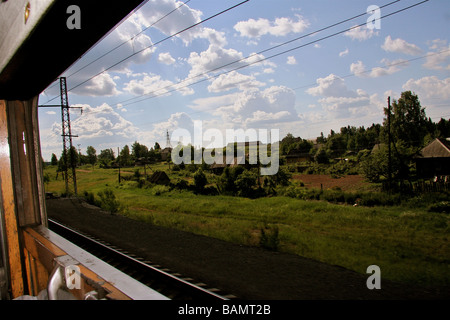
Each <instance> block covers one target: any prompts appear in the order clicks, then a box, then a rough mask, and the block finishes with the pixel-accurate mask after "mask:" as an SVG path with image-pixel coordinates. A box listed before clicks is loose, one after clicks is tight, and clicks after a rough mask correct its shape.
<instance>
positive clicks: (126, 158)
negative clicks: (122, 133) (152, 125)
mask: <svg viewBox="0 0 450 320" xmlns="http://www.w3.org/2000/svg"><path fill="white" fill-rule="evenodd" d="M119 162H120V165H121V166H122V167H126V166H129V165H131V155H130V148H129V147H128V145H125V146H124V147H123V148H122V150H120V159H119Z"/></svg>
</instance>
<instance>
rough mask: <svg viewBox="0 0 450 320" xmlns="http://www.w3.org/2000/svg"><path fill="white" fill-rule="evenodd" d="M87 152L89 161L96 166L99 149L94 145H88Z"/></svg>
mask: <svg viewBox="0 0 450 320" xmlns="http://www.w3.org/2000/svg"><path fill="white" fill-rule="evenodd" d="M86 153H87V161H88V163H89V164H91V165H92V166H94V165H95V164H96V163H97V151H96V150H95V148H94V147H93V146H88V147H87V148H86Z"/></svg>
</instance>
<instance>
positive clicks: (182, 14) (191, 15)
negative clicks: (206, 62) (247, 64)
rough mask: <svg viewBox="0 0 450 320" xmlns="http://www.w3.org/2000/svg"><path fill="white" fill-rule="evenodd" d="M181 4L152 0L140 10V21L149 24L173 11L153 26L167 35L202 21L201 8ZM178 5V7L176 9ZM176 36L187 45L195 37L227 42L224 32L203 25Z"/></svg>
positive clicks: (219, 43) (218, 43)
mask: <svg viewBox="0 0 450 320" xmlns="http://www.w3.org/2000/svg"><path fill="white" fill-rule="evenodd" d="M181 4H182V2H180V1H176V0H165V1H160V0H150V1H148V3H147V4H146V5H144V6H143V7H142V8H141V9H140V10H139V14H140V21H141V23H142V24H143V25H145V26H149V25H151V24H153V23H154V22H155V21H158V20H160V19H161V18H162V17H163V16H165V15H167V13H168V12H172V11H173V12H172V13H171V14H170V15H168V16H166V17H165V18H164V19H161V20H160V21H158V22H157V23H156V24H155V25H154V26H153V27H154V28H156V29H158V30H159V31H161V32H162V33H164V35H166V36H170V35H173V34H175V33H178V32H180V31H181V30H184V29H186V28H188V27H190V26H192V25H194V24H197V23H199V22H200V21H201V19H202V15H203V13H202V12H201V11H200V10H196V9H193V8H191V7H189V5H187V4H185V5H181ZM180 5H181V6H180ZM177 7H178V9H177V10H175V9H176V8H177ZM176 38H178V39H181V40H182V41H183V43H184V44H185V45H188V44H190V43H191V42H192V41H193V40H194V39H207V40H208V41H209V42H210V43H212V44H216V45H225V44H226V39H225V34H224V33H223V32H219V31H217V30H214V29H211V28H206V27H203V26H202V25H198V26H196V27H194V28H191V29H188V30H186V31H184V32H182V33H180V34H178V35H177V36H176Z"/></svg>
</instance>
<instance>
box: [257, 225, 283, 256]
mask: <svg viewBox="0 0 450 320" xmlns="http://www.w3.org/2000/svg"><path fill="white" fill-rule="evenodd" d="M260 232H261V235H260V239H259V245H260V246H261V247H262V248H264V249H267V250H271V251H278V247H279V245H280V238H279V229H278V226H277V225H274V226H265V227H264V228H261V229H260Z"/></svg>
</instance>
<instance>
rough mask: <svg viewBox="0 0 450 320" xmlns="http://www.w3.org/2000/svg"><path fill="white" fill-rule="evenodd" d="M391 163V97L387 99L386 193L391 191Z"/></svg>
mask: <svg viewBox="0 0 450 320" xmlns="http://www.w3.org/2000/svg"><path fill="white" fill-rule="evenodd" d="M391 175H392V161H391V97H388V191H389V192H390V191H391V183H392V180H391V179H392V176H391Z"/></svg>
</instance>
